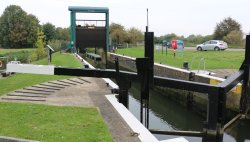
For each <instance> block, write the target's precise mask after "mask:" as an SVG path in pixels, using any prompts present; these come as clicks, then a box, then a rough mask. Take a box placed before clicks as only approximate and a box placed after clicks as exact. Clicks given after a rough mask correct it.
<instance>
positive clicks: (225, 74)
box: [209, 69, 238, 78]
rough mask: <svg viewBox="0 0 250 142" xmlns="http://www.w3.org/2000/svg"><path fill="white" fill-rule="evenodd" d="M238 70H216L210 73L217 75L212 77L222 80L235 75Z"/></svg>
mask: <svg viewBox="0 0 250 142" xmlns="http://www.w3.org/2000/svg"><path fill="white" fill-rule="evenodd" d="M237 71H238V70H237V69H214V70H209V72H213V73H215V74H214V75H212V76H216V77H220V78H227V77H229V76H230V75H232V74H234V73H235V72H237Z"/></svg>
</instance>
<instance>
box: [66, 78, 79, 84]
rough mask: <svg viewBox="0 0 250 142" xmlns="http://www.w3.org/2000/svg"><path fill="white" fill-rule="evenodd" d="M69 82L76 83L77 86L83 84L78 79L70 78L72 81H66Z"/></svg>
mask: <svg viewBox="0 0 250 142" xmlns="http://www.w3.org/2000/svg"><path fill="white" fill-rule="evenodd" d="M66 80H67V81H70V82H73V83H76V84H83V81H79V80H77V79H76V78H70V79H66Z"/></svg>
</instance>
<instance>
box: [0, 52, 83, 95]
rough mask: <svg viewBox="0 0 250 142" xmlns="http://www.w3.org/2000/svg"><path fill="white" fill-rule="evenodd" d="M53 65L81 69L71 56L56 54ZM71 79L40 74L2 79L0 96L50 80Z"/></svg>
mask: <svg viewBox="0 0 250 142" xmlns="http://www.w3.org/2000/svg"><path fill="white" fill-rule="evenodd" d="M35 64H43V65H46V64H48V60H47V58H46V59H43V60H40V61H37V62H35ZM52 64H54V65H56V66H68V67H81V66H82V65H81V63H80V62H79V61H78V60H77V59H76V58H75V57H74V56H73V55H71V54H60V53H55V54H53V57H52ZM65 78H70V76H56V75H54V76H53V75H39V74H16V75H12V76H9V77H7V78H4V79H0V96H1V95H4V94H6V93H8V92H11V91H14V90H17V89H21V88H24V87H27V86H31V85H35V84H39V83H42V82H47V81H50V80H59V79H65Z"/></svg>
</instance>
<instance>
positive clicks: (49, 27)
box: [42, 23, 56, 43]
mask: <svg viewBox="0 0 250 142" xmlns="http://www.w3.org/2000/svg"><path fill="white" fill-rule="evenodd" d="M42 28H43V33H44V34H45V41H46V43H47V42H48V41H49V40H52V39H55V38H56V27H55V26H54V25H53V24H51V23H46V24H44V25H42Z"/></svg>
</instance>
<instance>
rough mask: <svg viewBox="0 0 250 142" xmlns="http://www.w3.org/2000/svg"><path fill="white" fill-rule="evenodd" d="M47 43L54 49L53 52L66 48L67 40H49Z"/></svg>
mask: <svg viewBox="0 0 250 142" xmlns="http://www.w3.org/2000/svg"><path fill="white" fill-rule="evenodd" d="M48 44H49V45H50V46H51V47H52V48H53V49H54V50H55V52H57V51H60V50H63V49H66V48H67V45H68V41H66V40H50V41H49V42H48Z"/></svg>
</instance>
